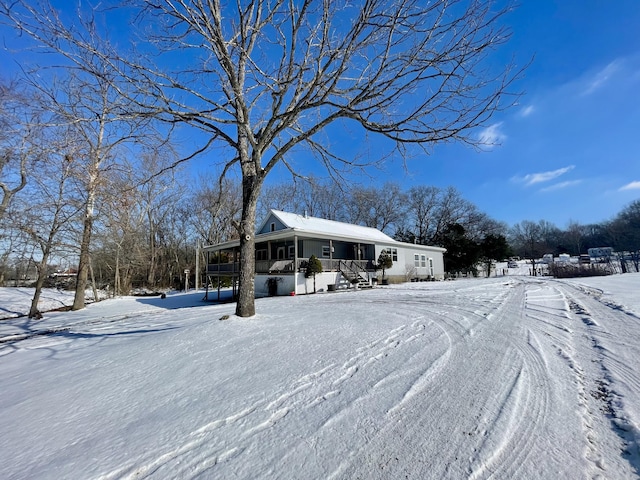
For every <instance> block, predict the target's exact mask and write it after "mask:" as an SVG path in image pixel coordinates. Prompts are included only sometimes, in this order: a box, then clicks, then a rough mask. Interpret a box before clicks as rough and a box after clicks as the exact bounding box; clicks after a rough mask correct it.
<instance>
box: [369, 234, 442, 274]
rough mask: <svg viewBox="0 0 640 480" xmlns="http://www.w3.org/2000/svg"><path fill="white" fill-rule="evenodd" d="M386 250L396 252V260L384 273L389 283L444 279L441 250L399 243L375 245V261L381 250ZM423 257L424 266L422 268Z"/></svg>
mask: <svg viewBox="0 0 640 480" xmlns="http://www.w3.org/2000/svg"><path fill="white" fill-rule="evenodd" d="M387 249H396V250H397V260H394V261H393V265H392V266H391V268H389V269H387V270H386V271H385V278H388V279H389V281H390V282H393V283H396V282H406V281H409V280H411V279H413V278H420V279H427V278H433V279H435V280H442V279H444V258H443V249H440V248H437V247H436V248H434V247H427V246H424V245H412V244H409V243H401V242H398V243H393V244H387V245H376V259H377V258H378V256H380V253H382V250H387ZM415 255H418V262H419V265H418V266H416V265H415ZM423 256H424V266H422V260H423ZM381 275H382V272H379V273H378V276H379V277H380V276H381Z"/></svg>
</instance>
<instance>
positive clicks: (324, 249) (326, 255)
mask: <svg viewBox="0 0 640 480" xmlns="http://www.w3.org/2000/svg"><path fill="white" fill-rule="evenodd" d="M322 256H323V257H324V258H329V257H330V256H331V247H330V246H329V245H323V246H322Z"/></svg>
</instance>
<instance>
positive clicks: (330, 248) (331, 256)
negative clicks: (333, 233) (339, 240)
mask: <svg viewBox="0 0 640 480" xmlns="http://www.w3.org/2000/svg"><path fill="white" fill-rule="evenodd" d="M329 271H333V240H329Z"/></svg>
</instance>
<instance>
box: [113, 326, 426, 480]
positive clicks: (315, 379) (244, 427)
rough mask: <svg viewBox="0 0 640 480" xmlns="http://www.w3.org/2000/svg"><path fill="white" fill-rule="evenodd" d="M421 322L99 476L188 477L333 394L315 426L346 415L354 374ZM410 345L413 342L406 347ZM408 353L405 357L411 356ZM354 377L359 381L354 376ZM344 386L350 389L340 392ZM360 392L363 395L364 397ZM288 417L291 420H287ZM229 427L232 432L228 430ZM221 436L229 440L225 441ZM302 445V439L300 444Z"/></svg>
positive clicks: (409, 338)
mask: <svg viewBox="0 0 640 480" xmlns="http://www.w3.org/2000/svg"><path fill="white" fill-rule="evenodd" d="M424 334H425V333H424V325H423V323H422V322H421V321H420V320H415V321H414V322H413V323H412V324H411V325H401V326H399V327H397V328H394V329H393V330H391V331H389V332H387V333H386V334H384V335H383V336H380V337H378V338H376V339H374V340H372V341H370V342H369V343H367V344H366V345H364V346H363V347H360V348H358V349H357V350H356V352H355V354H354V355H353V356H351V357H350V358H348V359H346V360H345V361H344V362H342V364H341V365H338V364H335V363H333V364H330V365H328V366H325V367H323V368H321V369H319V370H317V371H315V372H312V373H309V374H306V375H304V376H302V377H300V378H299V379H297V380H296V381H294V382H292V384H291V385H290V386H289V387H288V388H286V389H284V390H282V391H280V392H279V393H277V394H275V395H273V396H272V399H271V400H269V399H268V398H267V399H264V400H261V401H259V402H256V403H254V404H253V405H251V406H249V407H247V408H246V409H243V410H241V411H239V412H237V413H235V414H231V415H229V416H228V417H225V418H220V419H215V420H213V421H210V422H209V423H207V424H205V425H203V426H202V427H200V428H198V429H196V430H194V431H193V432H191V433H190V434H189V435H187V436H186V437H185V438H184V439H183V440H182V441H181V442H179V443H178V444H177V445H176V446H175V447H174V448H171V449H167V450H160V451H156V452H154V453H151V454H149V455H148V456H147V458H146V459H143V460H137V461H135V462H133V463H132V464H130V465H128V466H125V467H122V468H119V469H117V470H115V471H113V472H110V473H108V474H106V475H104V476H102V477H100V478H103V479H104V480H107V479H114V478H125V479H129V480H132V479H139V478H154V477H157V478H163V477H164V476H166V475H167V469H169V470H170V472H171V474H170V475H171V476H178V477H180V478H193V477H197V476H198V475H202V474H203V473H204V472H209V471H211V469H214V468H215V467H216V466H218V465H220V464H222V463H223V462H229V461H233V460H234V459H236V458H238V457H239V456H241V455H242V454H243V452H245V450H247V449H249V450H253V449H255V448H257V446H258V445H259V443H260V438H262V437H263V436H264V435H269V430H270V429H273V428H278V426H279V424H280V423H281V422H287V421H288V420H289V418H291V417H292V416H293V417H295V416H299V415H301V414H304V411H305V410H309V409H317V408H320V407H321V406H323V405H328V404H331V403H332V401H333V402H334V403H335V401H336V400H337V399H338V398H339V397H344V399H343V400H342V402H341V403H340V404H337V405H335V406H334V407H335V408H328V409H327V412H328V416H327V417H325V418H323V419H322V420H323V421H322V423H321V424H319V425H317V428H316V430H317V431H321V430H322V429H323V428H325V427H327V426H328V425H330V424H331V423H332V422H336V421H338V419H340V418H344V417H346V416H348V412H349V411H350V410H351V409H352V408H354V406H357V405H358V404H359V402H362V398H361V397H362V396H363V395H362V389H361V387H360V386H357V388H353V389H349V384H350V382H351V381H353V377H354V376H358V375H362V376H363V377H364V380H365V381H366V380H370V378H369V377H365V376H364V373H363V372H367V373H370V370H371V369H372V368H374V367H375V366H376V364H377V363H380V362H383V361H384V358H385V357H386V356H388V355H390V354H393V352H394V351H395V350H398V349H401V348H402V347H403V346H411V345H413V344H415V341H416V339H418V338H420V337H421V336H423V335H424ZM412 348H414V349H416V348H417V346H414V347H412ZM411 357H412V355H411V352H409V355H408V358H411ZM385 378H386V377H384V376H383V377H375V383H374V384H373V385H372V390H376V389H379V388H381V387H382V386H383V385H385ZM359 381H362V379H360V380H359ZM345 390H350V391H349V392H346V391H345ZM368 395H369V394H368V393H367V394H365V395H364V396H365V397H366V396H368ZM292 421H293V420H292ZM234 431H235V433H233V432H234ZM223 438H227V439H233V441H232V442H231V443H230V442H228V441H227V442H225V441H224V440H220V439H223ZM291 442H292V445H291V448H292V451H297V452H298V453H299V452H300V447H299V445H300V439H299V438H294V439H291ZM305 445H306V448H308V445H307V444H306V443H305V444H304V445H303V446H305Z"/></svg>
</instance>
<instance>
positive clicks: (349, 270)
mask: <svg viewBox="0 0 640 480" xmlns="http://www.w3.org/2000/svg"><path fill="white" fill-rule="evenodd" d="M338 270H339V271H340V273H341V274H342V279H343V280H344V281H346V287H347V288H349V287H351V286H356V288H372V287H373V285H372V284H371V282H370V281H369V277H368V276H367V272H366V270H363V269H362V268H361V267H360V266H359V265H358V264H357V263H356V262H354V261H350V260H340V263H339V264H338ZM340 285H341V286H344V285H345V282H340Z"/></svg>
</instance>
